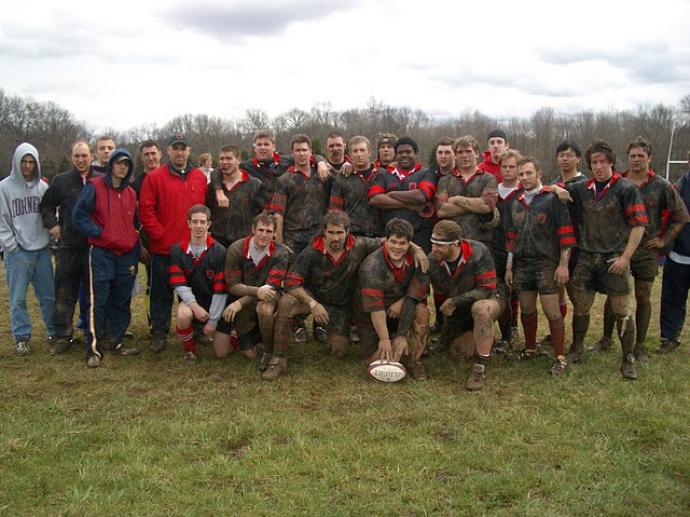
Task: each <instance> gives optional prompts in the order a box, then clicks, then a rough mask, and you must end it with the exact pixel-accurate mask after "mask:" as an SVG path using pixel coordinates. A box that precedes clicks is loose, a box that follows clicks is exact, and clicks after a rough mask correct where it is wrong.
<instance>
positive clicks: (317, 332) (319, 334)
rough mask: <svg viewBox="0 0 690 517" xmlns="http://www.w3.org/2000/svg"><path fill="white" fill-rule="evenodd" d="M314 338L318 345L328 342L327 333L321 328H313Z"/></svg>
mask: <svg viewBox="0 0 690 517" xmlns="http://www.w3.org/2000/svg"><path fill="white" fill-rule="evenodd" d="M314 338H315V339H316V340H317V341H318V342H319V343H325V342H326V341H328V332H326V329H325V328H323V327H314Z"/></svg>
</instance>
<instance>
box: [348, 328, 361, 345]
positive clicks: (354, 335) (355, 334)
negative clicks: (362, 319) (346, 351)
mask: <svg viewBox="0 0 690 517" xmlns="http://www.w3.org/2000/svg"><path fill="white" fill-rule="evenodd" d="M350 341H352V342H353V343H359V341H360V339H359V328H357V325H352V326H351V327H350Z"/></svg>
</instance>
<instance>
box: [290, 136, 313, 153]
mask: <svg viewBox="0 0 690 517" xmlns="http://www.w3.org/2000/svg"><path fill="white" fill-rule="evenodd" d="M295 144H307V145H308V146H309V149H311V138H309V137H308V136H307V135H305V134H304V133H297V134H296V135H295V136H293V137H292V138H291V139H290V150H292V149H293V147H295Z"/></svg>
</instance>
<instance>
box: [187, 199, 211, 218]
mask: <svg viewBox="0 0 690 517" xmlns="http://www.w3.org/2000/svg"><path fill="white" fill-rule="evenodd" d="M194 214H206V219H207V220H209V221H210V220H211V209H210V208H209V207H207V206H206V205H202V204H201V203H197V204H196V205H192V206H191V208H190V209H189V210H187V221H191V220H192V216H193V215H194Z"/></svg>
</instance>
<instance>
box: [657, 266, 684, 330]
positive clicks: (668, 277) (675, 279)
mask: <svg viewBox="0 0 690 517" xmlns="http://www.w3.org/2000/svg"><path fill="white" fill-rule="evenodd" d="M689 289H690V266H685V265H683V264H679V263H678V262H676V261H674V260H673V259H671V258H669V257H666V262H665V264H664V274H663V277H662V281H661V312H660V313H659V321H660V324H661V337H662V338H666V339H672V340H674V341H677V340H678V338H679V337H680V333H681V331H682V330H683V324H684V323H685V311H686V307H687V302H688V290H689Z"/></svg>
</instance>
